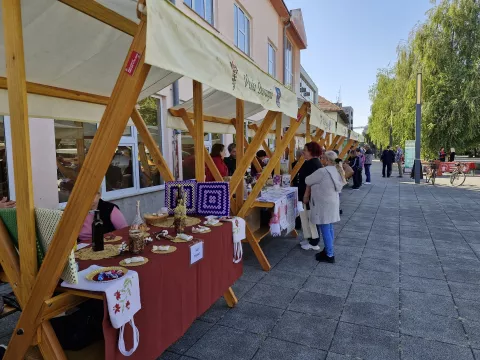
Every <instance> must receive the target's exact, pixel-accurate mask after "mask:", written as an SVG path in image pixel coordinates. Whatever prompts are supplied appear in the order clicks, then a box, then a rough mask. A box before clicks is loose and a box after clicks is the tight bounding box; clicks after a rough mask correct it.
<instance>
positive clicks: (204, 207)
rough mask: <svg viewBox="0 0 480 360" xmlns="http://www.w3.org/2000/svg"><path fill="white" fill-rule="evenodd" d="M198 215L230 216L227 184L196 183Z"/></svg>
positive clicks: (228, 186) (213, 182) (228, 187)
mask: <svg viewBox="0 0 480 360" xmlns="http://www.w3.org/2000/svg"><path fill="white" fill-rule="evenodd" d="M197 200H198V202H197V213H198V215H217V216H228V215H230V185H229V184H228V183H227V182H216V181H212V182H207V183H197Z"/></svg>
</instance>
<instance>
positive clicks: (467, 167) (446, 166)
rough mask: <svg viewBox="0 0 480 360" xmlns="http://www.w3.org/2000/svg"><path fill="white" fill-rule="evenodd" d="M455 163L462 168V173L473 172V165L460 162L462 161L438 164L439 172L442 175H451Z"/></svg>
mask: <svg viewBox="0 0 480 360" xmlns="http://www.w3.org/2000/svg"><path fill="white" fill-rule="evenodd" d="M457 162H460V164H462V166H463V171H465V172H469V171H472V170H475V163H473V162H462V161H455V162H440V165H439V166H440V171H441V172H442V173H444V172H448V173H451V172H453V170H455V168H456V164H457Z"/></svg>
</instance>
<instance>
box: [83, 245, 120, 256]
mask: <svg viewBox="0 0 480 360" xmlns="http://www.w3.org/2000/svg"><path fill="white" fill-rule="evenodd" d="M119 253H120V250H119V248H118V247H117V246H115V245H110V244H106V245H105V247H104V249H103V251H93V249H92V247H91V246H89V247H86V248H83V249H81V250H78V251H77V252H75V258H76V259H79V260H102V259H108V258H112V257H114V256H117V255H118V254H119Z"/></svg>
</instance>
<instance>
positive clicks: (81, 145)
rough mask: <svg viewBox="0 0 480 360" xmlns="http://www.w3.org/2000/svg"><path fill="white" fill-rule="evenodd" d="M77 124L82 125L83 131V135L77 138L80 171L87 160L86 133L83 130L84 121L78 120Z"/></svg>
mask: <svg viewBox="0 0 480 360" xmlns="http://www.w3.org/2000/svg"><path fill="white" fill-rule="evenodd" d="M75 126H80V128H81V133H82V135H81V136H80V137H77V138H76V140H75V142H76V144H77V158H78V171H80V169H81V168H82V166H83V162H84V161H85V134H84V131H83V122H78V121H76V122H75Z"/></svg>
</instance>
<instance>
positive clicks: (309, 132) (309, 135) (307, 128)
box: [305, 114, 312, 143]
mask: <svg viewBox="0 0 480 360" xmlns="http://www.w3.org/2000/svg"><path fill="white" fill-rule="evenodd" d="M305 127H306V130H305V141H306V142H307V143H309V142H310V141H312V140H311V137H312V136H311V130H310V114H308V115H307V123H306V125H305Z"/></svg>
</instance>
